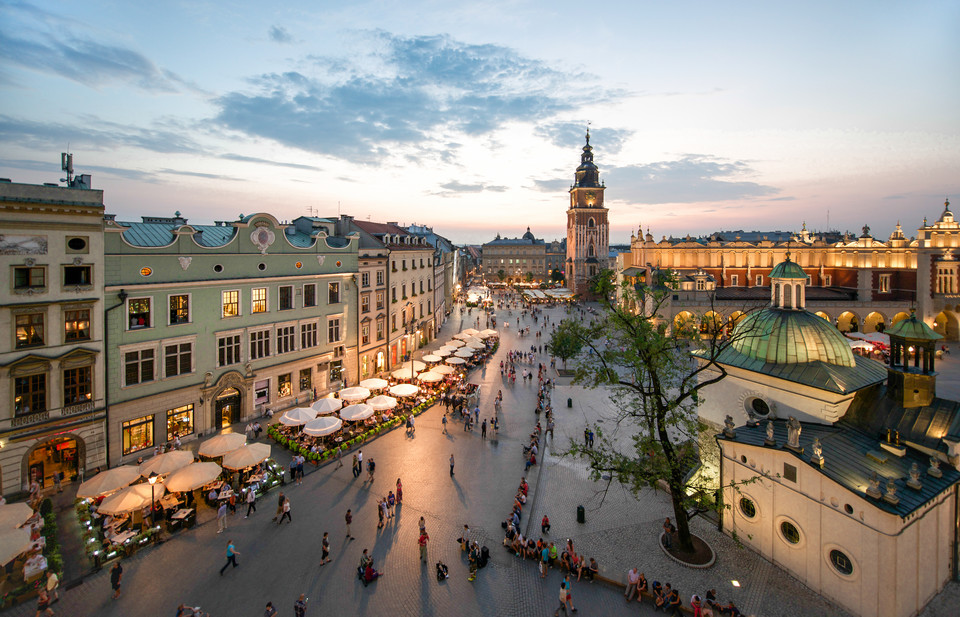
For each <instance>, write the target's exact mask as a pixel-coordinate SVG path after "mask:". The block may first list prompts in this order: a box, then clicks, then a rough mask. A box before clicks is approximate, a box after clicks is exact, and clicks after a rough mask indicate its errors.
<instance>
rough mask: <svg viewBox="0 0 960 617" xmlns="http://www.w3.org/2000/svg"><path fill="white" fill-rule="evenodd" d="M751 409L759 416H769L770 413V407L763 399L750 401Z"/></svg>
mask: <svg viewBox="0 0 960 617" xmlns="http://www.w3.org/2000/svg"><path fill="white" fill-rule="evenodd" d="M750 409H752V410H753V413H755V414H757V415H758V416H767V415H769V413H770V406H769V405H767V402H766V401H765V400H763V399H762V398H755V399H753V400H752V401H750Z"/></svg>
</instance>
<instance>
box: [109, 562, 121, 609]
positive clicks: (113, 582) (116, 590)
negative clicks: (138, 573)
mask: <svg viewBox="0 0 960 617" xmlns="http://www.w3.org/2000/svg"><path fill="white" fill-rule="evenodd" d="M122 578H123V566H121V565H120V561H119V560H118V561H117V563H115V564H113V567H112V568H110V586H111V587H113V599H114V600H116V599H117V598H119V597H120V580H121V579H122Z"/></svg>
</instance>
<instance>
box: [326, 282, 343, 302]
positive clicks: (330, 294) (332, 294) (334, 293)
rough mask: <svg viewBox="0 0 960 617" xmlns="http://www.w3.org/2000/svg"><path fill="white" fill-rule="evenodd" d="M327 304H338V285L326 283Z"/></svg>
mask: <svg viewBox="0 0 960 617" xmlns="http://www.w3.org/2000/svg"><path fill="white" fill-rule="evenodd" d="M327 304H340V283H327Z"/></svg>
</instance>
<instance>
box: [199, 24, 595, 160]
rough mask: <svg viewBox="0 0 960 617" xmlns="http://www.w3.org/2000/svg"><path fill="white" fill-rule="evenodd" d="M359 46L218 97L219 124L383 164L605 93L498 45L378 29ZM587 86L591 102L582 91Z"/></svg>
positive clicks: (568, 107)
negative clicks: (346, 53) (405, 152)
mask: <svg viewBox="0 0 960 617" xmlns="http://www.w3.org/2000/svg"><path fill="white" fill-rule="evenodd" d="M364 45H366V47H367V48H368V51H364ZM357 46H358V51H357V53H356V54H354V55H352V56H350V57H336V58H329V57H308V58H307V59H306V62H305V63H304V64H303V65H302V66H301V67H300V70H298V71H288V72H283V73H270V74H263V75H259V76H255V77H253V78H251V79H250V80H249V84H250V88H249V89H248V90H245V91H233V92H228V93H225V94H224V95H222V96H220V97H219V98H218V99H216V100H215V104H216V105H217V106H218V107H219V113H218V114H217V116H216V121H217V122H219V123H220V124H221V125H222V126H223V127H226V128H229V129H233V130H236V131H241V132H243V133H246V134H247V135H250V136H256V137H262V138H267V139H271V140H274V141H276V142H279V143H281V144H284V145H287V146H291V147H296V148H300V149H303V150H307V151H311V152H318V153H321V154H324V155H328V156H332V157H336V158H341V159H345V160H348V161H352V162H358V163H379V162H381V161H383V160H384V159H385V158H386V157H388V156H389V155H391V154H394V153H397V152H396V148H397V146H400V147H404V148H405V149H407V150H409V149H411V148H412V149H423V151H424V152H425V153H426V154H429V155H430V156H442V151H443V148H442V147H439V146H442V144H445V143H447V142H448V140H449V138H450V137H451V136H453V137H456V136H457V135H471V136H475V135H480V134H484V133H489V132H490V131H492V130H494V129H496V128H498V127H500V126H502V125H503V124H504V123H506V122H511V121H521V122H534V121H537V120H540V119H542V118H544V117H550V116H552V115H554V114H556V113H560V112H566V111H570V110H572V109H575V108H577V107H579V106H580V105H583V104H586V103H588V102H593V101H595V100H596V98H597V96H601V97H602V96H603V92H602V91H600V90H594V89H590V88H582V87H579V88H576V89H573V88H571V87H569V86H570V83H572V82H573V81H577V82H579V83H581V84H582V83H584V82H589V81H590V80H591V79H592V78H591V77H590V76H584V75H580V74H571V73H565V72H562V71H559V70H556V69H553V68H552V67H550V66H548V65H547V64H545V63H543V62H541V61H539V60H535V59H531V58H527V57H524V56H522V55H520V54H518V53H517V52H516V51H514V50H512V49H509V48H506V47H500V46H497V45H471V44H467V43H461V42H459V41H455V40H453V39H451V38H450V37H447V36H415V37H401V36H396V35H392V34H389V33H385V32H376V33H372V34H369V35H367V38H366V39H364V37H358V41H357ZM586 90H589V91H590V97H588V96H587V95H586V94H578V93H582V92H584V91H586ZM397 154H401V156H402V154H403V153H397Z"/></svg>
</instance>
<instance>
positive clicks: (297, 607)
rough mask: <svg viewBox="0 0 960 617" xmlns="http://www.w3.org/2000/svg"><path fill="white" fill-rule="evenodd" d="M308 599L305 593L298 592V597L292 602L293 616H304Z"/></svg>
mask: <svg viewBox="0 0 960 617" xmlns="http://www.w3.org/2000/svg"><path fill="white" fill-rule="evenodd" d="M308 601H309V599H308V598H307V597H306V595H305V594H302V593H301V594H300V597H299V598H298V599H297V601H296V602H294V603H293V617H305V616H306V614H307V602H308Z"/></svg>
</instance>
